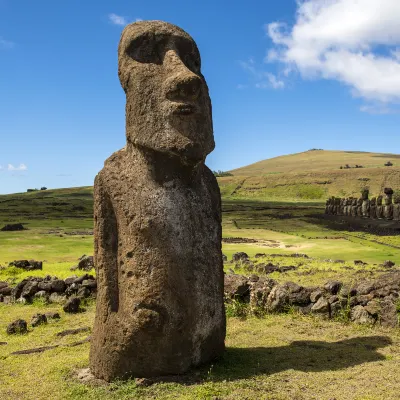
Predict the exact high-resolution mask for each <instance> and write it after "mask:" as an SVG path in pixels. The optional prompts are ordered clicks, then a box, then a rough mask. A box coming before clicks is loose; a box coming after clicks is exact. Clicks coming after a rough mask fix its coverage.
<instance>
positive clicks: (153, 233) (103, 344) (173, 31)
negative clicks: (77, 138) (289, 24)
mask: <svg viewBox="0 0 400 400" xmlns="http://www.w3.org/2000/svg"><path fill="white" fill-rule="evenodd" d="M119 77H120V81H121V84H122V87H123V89H124V91H125V93H126V136H127V145H126V147H125V148H123V149H122V150H120V151H118V152H116V153H114V154H113V155H112V156H111V157H110V158H109V159H108V160H107V161H106V162H105V166H104V169H103V170H102V171H101V172H100V173H99V174H98V175H97V177H96V180H95V189H94V201H95V230H94V235H95V254H94V264H95V268H96V272H97V284H98V295H97V304H96V307H97V308H96V319H95V325H94V330H93V335H92V340H91V351H90V367H91V371H92V372H93V374H94V375H95V376H96V377H97V378H102V379H105V380H112V379H114V378H125V377H129V376H136V377H150V376H157V375H166V374H179V373H183V372H185V371H187V370H188V369H189V368H190V367H192V366H196V365H199V364H202V363H205V362H208V361H211V360H213V359H215V358H216V357H218V356H220V355H221V354H222V352H223V351H224V338H225V314H224V305H223V294H224V292H223V264H222V252H221V205H220V193H219V188H218V184H217V181H216V178H215V177H214V175H213V174H212V172H211V171H210V170H209V169H208V168H207V167H206V166H205V165H204V160H205V158H206V156H207V154H209V153H210V152H211V151H212V150H213V148H214V139H213V130H212V119H211V102H210V98H209V95H208V89H207V85H206V82H205V80H204V77H203V76H202V75H201V72H200V56H199V53H198V50H197V47H196V44H195V43H194V41H193V39H192V38H191V37H190V36H189V35H188V34H187V33H185V32H184V31H182V30H181V29H180V28H178V27H176V26H173V25H170V24H167V23H164V22H160V21H150V22H149V21H144V22H137V23H134V24H131V25H128V26H127V27H126V28H125V30H124V32H123V33H122V37H121V42H120V45H119Z"/></svg>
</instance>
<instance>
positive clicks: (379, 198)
mask: <svg viewBox="0 0 400 400" xmlns="http://www.w3.org/2000/svg"><path fill="white" fill-rule="evenodd" d="M376 204H377V205H378V206H381V205H382V196H378V197H377V198H376Z"/></svg>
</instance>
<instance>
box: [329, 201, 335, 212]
mask: <svg viewBox="0 0 400 400" xmlns="http://www.w3.org/2000/svg"><path fill="white" fill-rule="evenodd" d="M334 208H335V198H334V197H333V196H332V197H331V198H330V200H329V214H330V215H333V214H334Z"/></svg>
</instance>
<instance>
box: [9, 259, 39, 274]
mask: <svg viewBox="0 0 400 400" xmlns="http://www.w3.org/2000/svg"><path fill="white" fill-rule="evenodd" d="M8 266H9V267H15V268H21V269H24V270H25V271H33V270H42V269H43V262H42V261H35V260H29V261H28V260H16V261H13V262H11V263H10V264H8Z"/></svg>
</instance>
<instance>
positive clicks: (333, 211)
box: [331, 196, 336, 215]
mask: <svg viewBox="0 0 400 400" xmlns="http://www.w3.org/2000/svg"><path fill="white" fill-rule="evenodd" d="M331 202H332V215H336V198H335V197H334V196H332V199H331Z"/></svg>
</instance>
